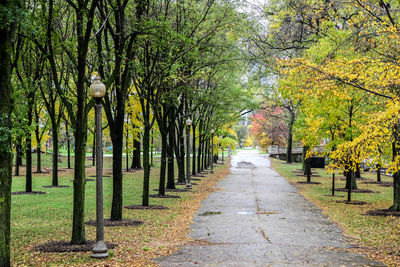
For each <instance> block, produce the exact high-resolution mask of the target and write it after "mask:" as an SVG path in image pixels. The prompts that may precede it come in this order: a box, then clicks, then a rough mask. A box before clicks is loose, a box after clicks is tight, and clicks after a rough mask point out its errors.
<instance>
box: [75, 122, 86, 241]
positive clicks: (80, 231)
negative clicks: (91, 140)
mask: <svg viewBox="0 0 400 267" xmlns="http://www.w3.org/2000/svg"><path fill="white" fill-rule="evenodd" d="M86 129H87V125H86V120H85V119H83V120H80V119H78V117H77V125H76V130H74V136H75V164H74V165H75V166H74V204H73V205H74V207H73V218H72V238H71V243H72V244H84V243H85V242H86V238H85V184H86V178H85V154H86V140H87V135H86Z"/></svg>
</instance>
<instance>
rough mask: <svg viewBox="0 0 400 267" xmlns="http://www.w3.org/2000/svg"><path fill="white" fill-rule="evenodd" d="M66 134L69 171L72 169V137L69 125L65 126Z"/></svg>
mask: <svg viewBox="0 0 400 267" xmlns="http://www.w3.org/2000/svg"><path fill="white" fill-rule="evenodd" d="M65 128H66V132H67V162H68V163H67V164H68V169H71V143H70V136H69V131H68V123H66V124H65Z"/></svg>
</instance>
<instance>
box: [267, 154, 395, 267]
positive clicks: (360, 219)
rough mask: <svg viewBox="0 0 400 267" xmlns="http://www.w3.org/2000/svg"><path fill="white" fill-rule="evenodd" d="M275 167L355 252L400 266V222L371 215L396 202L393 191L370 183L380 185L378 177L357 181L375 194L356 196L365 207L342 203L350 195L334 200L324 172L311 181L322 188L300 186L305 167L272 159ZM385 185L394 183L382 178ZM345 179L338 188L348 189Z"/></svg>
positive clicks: (365, 176)
mask: <svg viewBox="0 0 400 267" xmlns="http://www.w3.org/2000/svg"><path fill="white" fill-rule="evenodd" d="M271 166H272V168H273V169H275V170H276V171H278V172H279V173H280V174H281V175H282V176H284V177H285V178H286V179H287V180H288V181H289V182H290V183H291V184H293V185H294V186H296V187H297V188H298V190H299V192H300V193H301V194H302V195H304V197H306V198H307V199H308V200H310V201H311V202H313V203H314V204H315V205H317V206H318V207H319V208H321V209H322V210H323V212H324V213H325V214H326V215H327V216H328V217H329V218H330V219H331V220H332V221H334V222H336V223H337V224H338V226H339V227H340V228H342V229H343V231H344V234H345V236H347V237H348V238H349V242H350V243H352V244H353V245H354V248H353V249H354V250H355V251H357V252H360V253H363V254H366V255H368V257H370V258H371V259H375V260H379V261H382V262H383V263H385V264H387V265H389V266H399V265H400V218H399V217H394V216H386V217H385V216H371V215H366V213H367V212H368V211H372V210H377V209H387V208H389V207H390V206H391V204H392V200H393V187H391V186H390V187H383V186H381V185H378V184H370V183H368V182H374V181H376V174H374V173H362V178H363V179H360V180H359V179H357V186H358V188H359V189H369V190H372V191H374V192H375V193H353V194H352V200H357V201H364V202H366V203H367V204H365V205H351V204H345V203H338V202H337V201H343V200H346V196H347V193H346V192H335V194H336V195H338V196H342V197H330V196H327V195H330V194H331V183H332V175H331V174H327V173H326V171H325V170H323V169H313V170H312V172H313V174H315V175H319V176H320V177H311V181H312V182H319V183H321V184H299V183H298V182H302V181H303V182H304V181H306V177H302V176H298V173H296V171H297V170H299V169H301V164H297V163H293V164H286V163H285V162H284V161H281V160H277V159H273V158H271ZM381 177H382V181H383V182H387V183H389V182H392V181H393V179H392V178H391V177H388V176H381ZM343 178H344V177H343V175H338V174H336V188H344V186H345V180H344V179H343Z"/></svg>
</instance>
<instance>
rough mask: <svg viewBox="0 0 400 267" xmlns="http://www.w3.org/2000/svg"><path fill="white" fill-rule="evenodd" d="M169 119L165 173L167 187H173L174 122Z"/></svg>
mask: <svg viewBox="0 0 400 267" xmlns="http://www.w3.org/2000/svg"><path fill="white" fill-rule="evenodd" d="M172 120H173V119H170V124H174V125H170V126H169V132H168V148H167V150H168V151H167V152H168V175H167V187H166V188H167V189H175V188H176V187H175V168H174V144H175V123H174V122H173V121H172Z"/></svg>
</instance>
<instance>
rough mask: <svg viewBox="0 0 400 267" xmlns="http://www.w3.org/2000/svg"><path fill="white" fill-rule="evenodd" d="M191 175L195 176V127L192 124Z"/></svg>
mask: <svg viewBox="0 0 400 267" xmlns="http://www.w3.org/2000/svg"><path fill="white" fill-rule="evenodd" d="M182 138H183V137H182ZM192 175H196V125H195V124H192Z"/></svg>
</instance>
